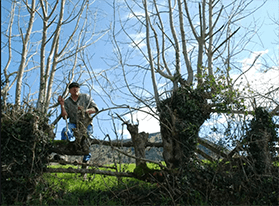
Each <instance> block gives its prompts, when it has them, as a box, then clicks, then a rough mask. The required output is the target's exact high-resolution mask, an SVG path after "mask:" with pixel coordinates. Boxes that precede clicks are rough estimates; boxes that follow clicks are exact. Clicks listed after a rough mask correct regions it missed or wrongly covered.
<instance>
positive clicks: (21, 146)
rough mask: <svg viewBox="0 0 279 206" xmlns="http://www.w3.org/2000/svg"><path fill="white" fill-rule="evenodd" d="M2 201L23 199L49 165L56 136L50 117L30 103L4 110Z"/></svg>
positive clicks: (2, 129) (30, 191)
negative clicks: (49, 154)
mask: <svg viewBox="0 0 279 206" xmlns="http://www.w3.org/2000/svg"><path fill="white" fill-rule="evenodd" d="M1 116H2V118H1V159H2V170H1V195H2V204H14V203H16V202H23V201H25V200H26V198H27V196H28V195H29V194H31V193H32V192H33V191H34V189H35V187H36V185H37V183H38V180H39V178H40V176H41V175H42V173H43V171H44V169H45V168H46V166H47V157H48V150H49V148H50V147H51V142H50V139H51V138H50V137H53V135H54V134H53V132H52V129H51V127H50V126H49V125H48V124H47V122H48V119H47V118H46V117H45V116H44V115H43V114H40V113H39V112H37V111H36V110H34V109H33V108H31V107H27V108H20V109H15V107H14V106H13V105H8V106H7V107H5V108H2V111H1Z"/></svg>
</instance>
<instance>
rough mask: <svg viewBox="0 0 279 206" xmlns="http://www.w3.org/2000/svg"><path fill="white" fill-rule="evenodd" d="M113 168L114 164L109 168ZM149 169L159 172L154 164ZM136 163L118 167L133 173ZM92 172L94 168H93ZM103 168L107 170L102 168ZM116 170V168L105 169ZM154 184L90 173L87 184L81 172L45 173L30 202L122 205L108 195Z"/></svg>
mask: <svg viewBox="0 0 279 206" xmlns="http://www.w3.org/2000/svg"><path fill="white" fill-rule="evenodd" d="M108 166H113V165H108ZM49 167H51V168H61V167H62V168H68V167H72V168H78V166H73V165H63V166H62V165H51V166H49ZM148 167H150V168H153V169H159V168H158V167H157V166H156V165H154V164H148ZM135 168H136V165H135V164H122V165H121V168H120V165H118V170H119V171H121V172H133V170H134V169H135ZM89 169H90V167H89ZM100 169H103V170H104V168H100ZM105 170H111V171H115V170H113V169H105ZM131 184H133V185H135V184H137V185H139V186H140V185H142V186H143V185H144V187H146V186H148V187H149V186H151V187H152V185H150V184H148V183H146V182H143V181H140V180H138V179H135V178H126V177H123V178H117V177H115V176H106V175H98V174H87V180H86V181H85V180H84V178H83V176H81V175H80V173H45V174H43V176H42V182H41V183H40V184H38V186H37V189H36V192H35V193H34V194H33V197H32V198H31V199H30V200H29V201H28V204H29V205H96V204H105V205H115V204H117V205H119V204H121V203H120V202H117V201H112V200H111V199H110V198H109V195H107V194H108V193H110V194H111V193H112V191H113V190H114V189H115V188H125V187H127V185H131Z"/></svg>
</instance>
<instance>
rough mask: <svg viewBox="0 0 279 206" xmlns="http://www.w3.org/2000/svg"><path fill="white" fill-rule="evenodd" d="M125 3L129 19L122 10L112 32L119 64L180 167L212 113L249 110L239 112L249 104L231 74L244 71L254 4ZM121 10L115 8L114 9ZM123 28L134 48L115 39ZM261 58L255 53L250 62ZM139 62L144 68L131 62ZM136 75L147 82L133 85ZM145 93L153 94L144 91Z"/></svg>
mask: <svg viewBox="0 0 279 206" xmlns="http://www.w3.org/2000/svg"><path fill="white" fill-rule="evenodd" d="M124 4H125V6H126V7H127V8H128V9H129V11H130V14H129V15H127V18H126V19H125V18H123V15H121V14H122V13H120V18H119V19H120V20H119V22H120V25H121V28H120V29H119V30H117V29H116V27H115V30H113V31H114V33H113V36H112V38H113V42H114V45H115V48H116V49H115V53H116V56H117V59H118V61H117V64H118V66H119V67H120V68H121V70H122V72H123V76H124V80H125V81H124V82H125V84H126V87H127V88H128V91H129V92H130V93H131V94H132V96H133V97H134V98H136V99H137V102H139V103H140V104H141V105H146V106H149V107H151V108H152V107H155V106H156V107H157V109H158V113H157V114H158V115H159V117H160V125H161V135H162V138H163V144H164V159H165V161H166V163H167V165H168V166H169V167H181V166H183V165H185V163H184V161H185V160H186V162H187V160H188V161H189V160H190V157H191V156H192V154H193V151H194V147H193V145H195V144H196V139H197V137H198V132H199V128H200V127H201V125H202V124H203V123H204V122H205V121H206V120H207V119H209V118H210V114H211V113H214V112H217V113H244V111H237V110H238V109H239V108H240V107H242V109H243V110H244V108H245V105H244V96H243V95H241V94H240V92H239V90H237V88H236V82H237V81H236V80H237V79H238V78H235V79H234V81H233V79H232V77H231V76H232V73H233V72H237V71H239V70H241V65H240V64H239V62H238V61H237V60H236V57H237V55H238V54H239V53H241V52H242V51H244V48H245V46H247V44H248V43H249V42H250V40H251V39H252V37H253V35H254V34H252V33H250V32H251V31H253V32H254V33H256V30H254V28H253V27H250V28H248V27H247V28H245V27H240V24H239V22H240V20H242V19H244V18H246V17H247V16H248V15H250V14H252V13H253V12H254V11H256V10H257V9H258V8H253V10H248V9H247V8H248V6H249V5H250V4H251V1H233V2H223V1H216V0H202V1H197V2H194V1H193V2H192V1H191V2H190V1H181V0H176V1H171V0H169V1H148V0H143V1H142V2H138V1H133V2H132V1H125V3H124ZM123 7H124V6H123ZM123 7H121V6H119V7H118V8H116V7H115V13H117V11H118V10H120V9H123ZM259 8H260V7H259ZM124 19H125V20H124ZM239 30H242V32H241V33H240V32H239ZM121 32H124V34H125V35H126V37H128V39H129V41H130V47H129V48H127V47H126V48H125V49H122V44H120V43H119V41H118V40H117V38H118V36H119V38H120V35H119V33H121ZM248 34H251V35H248ZM126 44H128V42H126ZM251 53H252V52H251ZM133 54H135V55H134V56H133ZM139 56H140V57H142V59H141V58H140V57H139ZM258 58H259V56H256V57H254V61H253V62H254V63H252V64H251V65H250V67H253V65H254V64H255V62H257V60H258ZM135 60H137V61H141V62H143V65H139V64H133V63H132V62H134V61H135ZM248 69H249V68H248ZM132 73H133V76H132V78H135V77H136V78H137V79H142V82H141V83H140V84H137V83H135V82H129V80H128V79H129V78H128V76H129V75H132ZM143 73H144V75H142V74H143ZM244 74H245V71H243V72H242V73H240V76H239V78H241V76H243V75H244ZM146 75H150V78H146ZM149 82H151V83H152V88H153V92H152V95H153V96H152V97H150V96H151V92H150V89H151V87H150V84H149ZM162 85H163V86H162ZM147 91H148V96H149V98H146V96H144V95H142V94H146V93H147ZM265 100H267V99H266V98H265ZM247 102H249V101H247ZM154 103H155V104H154ZM245 103H246V102H245ZM187 105H188V106H187ZM275 107H276V104H273V105H272V107H271V108H273V109H275ZM183 109H184V110H185V111H183ZM153 111H154V110H153ZM274 111H275V110H274ZM183 112H185V113H183ZM155 113H156V112H155ZM187 115H188V116H187ZM191 151H192V152H191ZM188 153H189V154H188ZM185 158H186V159H185Z"/></svg>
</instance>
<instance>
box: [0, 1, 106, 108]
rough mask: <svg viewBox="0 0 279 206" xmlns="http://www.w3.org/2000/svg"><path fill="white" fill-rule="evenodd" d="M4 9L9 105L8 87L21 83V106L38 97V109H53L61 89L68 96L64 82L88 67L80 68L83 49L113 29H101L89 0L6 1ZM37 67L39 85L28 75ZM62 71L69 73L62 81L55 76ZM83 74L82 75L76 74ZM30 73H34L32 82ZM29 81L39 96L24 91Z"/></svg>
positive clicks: (18, 93) (17, 96) (18, 94)
mask: <svg viewBox="0 0 279 206" xmlns="http://www.w3.org/2000/svg"><path fill="white" fill-rule="evenodd" d="M9 6H10V8H9ZM2 9H3V10H4V11H5V13H6V14H8V15H7V16H6V18H7V19H5V21H4V23H3V25H2V33H1V35H2V45H3V47H2V53H3V52H7V58H6V59H7V62H6V65H5V67H4V69H3V71H4V72H3V75H4V77H3V78H4V81H5V82H6V84H5V87H3V89H2V94H3V101H4V104H6V102H7V94H8V91H9V90H10V89H11V88H12V86H13V84H14V83H16V89H15V95H14V97H15V105H16V106H17V107H19V106H20V105H21V102H22V101H23V100H24V101H26V102H29V103H31V102H34V101H35V104H36V107H37V109H38V110H39V111H41V112H43V113H47V112H48V110H49V107H50V106H53V105H55V104H56V100H55V99H56V98H57V97H54V94H55V92H54V91H55V90H57V89H58V90H60V91H59V92H62V93H63V95H64V96H65V95H66V94H67V93H66V90H64V89H63V88H62V89H61V86H60V85H59V84H61V83H62V82H63V83H64V84H69V83H70V82H71V81H72V80H73V79H75V78H77V79H78V78H80V76H81V73H80V72H82V71H81V70H82V69H78V68H82V67H83V66H82V64H83V62H82V60H81V59H82V57H81V55H80V54H81V52H84V51H85V50H86V49H88V48H89V47H90V46H91V45H93V44H94V43H95V42H96V41H98V40H99V39H100V38H101V37H102V36H103V35H105V34H106V32H107V30H105V29H104V30H103V29H100V30H98V31H96V30H95V28H94V27H95V24H96V23H97V21H96V19H95V17H94V13H95V11H94V9H95V8H94V6H93V4H92V3H91V2H89V1H86V0H80V1H77V2H69V1H65V0H62V1H58V0H55V1H46V0H38V1H36V0H32V1H30V2H29V1H25V0H18V1H10V2H5V3H3V4H2ZM3 28H4V29H3ZM20 47H21V48H20ZM5 56H6V55H5ZM17 59H20V60H19V61H18V60H17ZM11 63H12V65H11ZM31 71H32V72H33V73H37V74H38V76H39V82H36V84H35V85H36V87H35V88H34V85H30V84H32V82H31V81H29V80H30V79H28V78H30V76H31V75H34V74H31V73H30V72H31ZM61 74H63V75H64V77H63V78H62V81H59V82H58V84H56V83H55V77H56V76H60V75H61ZM65 74H67V75H65ZM77 74H78V75H79V77H75V75H77ZM25 75H30V76H28V78H27V80H26V77H25ZM33 78H35V77H33ZM25 85H27V86H28V87H30V88H32V89H31V90H32V92H34V93H35V94H36V96H35V99H33V98H34V97H32V96H31V94H26V92H23V91H22V89H24V87H25ZM53 90H54V91H53ZM61 90H62V91H61ZM23 95H26V97H23ZM52 97H53V98H54V99H51V98H52Z"/></svg>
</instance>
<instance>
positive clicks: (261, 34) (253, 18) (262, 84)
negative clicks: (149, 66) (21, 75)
mask: <svg viewBox="0 0 279 206" xmlns="http://www.w3.org/2000/svg"><path fill="white" fill-rule="evenodd" d="M119 2H121V1H119ZM1 3H2V4H3V5H5V4H6V3H7V2H1ZM262 3H263V1H262V0H254V1H253V2H252V4H251V5H250V7H249V8H248V10H247V12H249V10H250V9H253V8H255V7H257V6H259V5H261V4H262ZM94 4H95V7H96V8H97V10H98V16H97V25H96V27H97V31H101V30H105V29H107V28H109V27H111V28H113V24H111V23H112V21H113V15H112V14H113V12H112V7H111V6H110V5H109V4H108V3H107V2H105V1H98V0H97V1H96V2H95V3H94ZM1 10H2V12H1V19H2V21H4V20H5V15H7V14H6V13H5V10H3V8H2V7H1ZM126 11H127V8H125V7H123V8H120V9H119V13H117V15H119V16H118V18H119V17H120V19H123V20H124V19H125V17H127V16H128V15H129V14H128V13H126ZM278 15H279V1H278V0H268V1H267V2H266V3H265V4H264V6H263V7H262V8H261V9H259V10H257V11H256V12H254V13H253V14H252V15H250V16H248V18H246V19H243V20H242V21H241V29H240V30H239V32H240V34H243V32H245V31H246V28H247V27H254V28H255V29H258V32H257V34H256V35H255V36H254V37H253V39H251V42H250V43H249V45H248V46H247V50H246V52H243V53H242V55H241V56H238V58H239V59H237V61H238V63H239V64H242V71H245V68H248V67H249V65H250V64H251V63H252V62H253V60H254V58H255V57H256V56H257V55H258V54H261V56H260V58H259V60H258V62H257V64H256V65H255V67H253V68H252V69H251V70H249V73H248V72H247V74H246V78H245V79H244V80H241V81H243V82H244V83H243V82H242V85H244V87H245V85H246V84H247V82H245V81H249V83H251V84H252V82H253V84H252V85H251V87H252V88H253V89H254V90H258V91H260V92H265V91H266V90H265V89H268V88H269V87H271V86H274V87H276V86H277V87H278V86H279V85H278V82H279V81H278V79H279V70H278V62H279V47H278V46H279V45H278V35H279V26H278V25H275V24H274V23H273V22H272V21H271V18H274V19H277V20H278V19H279V16H278ZM254 22H257V23H256V24H254ZM116 23H119V22H118V21H117V22H116ZM36 26H38V27H39V26H40V24H39V23H36ZM116 29H118V30H119V29H120V26H119V24H116ZM136 30H137V24H136V26H135V25H134V26H133V27H132V28H131V29H130V30H129V31H131V32H132V31H134V32H135V31H136ZM64 32H65V33H67V31H64ZM241 32H242V33H241ZM37 35H39V34H37ZM130 35H131V36H132V37H133V38H135V40H138V39H140V38H139V37H141V36H140V35H141V34H137V33H130ZM96 38H97V37H96ZM141 38H142V37H141ZM111 40H112V34H111V33H107V34H106V35H105V36H104V37H103V38H102V39H101V40H99V41H98V42H96V43H95V44H94V45H93V46H91V47H90V50H89V54H90V55H91V56H89V57H88V58H89V59H90V61H89V62H90V65H89V64H88V65H87V66H88V67H90V68H91V69H93V71H94V73H95V74H96V75H97V76H98V77H100V78H98V80H99V82H98V81H96V80H93V81H92V80H91V79H90V75H89V74H88V73H86V71H87V69H86V68H85V67H82V68H81V69H82V70H83V72H84V73H83V75H82V79H81V80H80V82H84V81H85V80H87V81H85V82H84V86H82V87H81V92H83V93H89V87H92V86H93V90H91V96H92V97H93V99H94V101H95V102H96V103H97V105H98V107H99V109H100V110H102V109H106V108H108V107H113V106H115V105H113V104H112V103H111V102H109V98H108V96H107V95H106V94H105V92H106V91H107V92H111V93H110V94H111V98H112V99H113V101H114V102H115V103H116V104H117V105H123V106H126V105H130V106H131V107H133V106H137V104H136V103H135V100H134V99H133V98H131V97H130V96H129V95H126V94H127V93H128V91H127V89H125V88H123V87H122V86H123V83H124V80H123V78H122V74H121V70H115V69H114V68H113V65H115V64H117V62H116V59H115V56H114V55H113V51H114V49H115V47H113V45H112V42H111ZM117 40H118V41H119V42H121V41H122V42H124V41H127V40H128V38H127V36H125V35H124V34H119V35H118V36H117ZM1 44H2V43H1ZM14 46H15V47H20V45H14ZM142 47H143V48H144V45H142ZM121 49H123V54H126V56H124V57H123V59H128V60H130V59H129V58H131V59H133V60H134V61H138V62H140V63H138V62H135V64H145V62H144V61H143V60H141V59H139V58H137V56H136V55H135V54H136V53H133V55H134V56H132V54H130V53H125V51H126V49H125V48H121ZM5 55H6V53H5V51H4V52H3V50H2V60H1V69H3V67H4V65H5V64H6V62H5V59H6V58H5ZM14 55H16V53H15V54H14ZM265 61H267V63H268V64H270V65H277V68H275V69H273V70H269V71H268V72H266V73H260V72H259V70H261V69H264V67H262V64H266V62H265ZM10 68H14V69H17V68H18V66H17V64H16V63H14V64H13V65H12V66H11V67H10ZM10 72H12V70H11V71H10ZM106 75H108V76H106ZM144 75H146V80H144V81H142V80H140V79H138V78H139V77H143V76H144ZM64 76H65V73H64V72H63V71H61V72H58V73H57V76H56V81H60V80H62V79H63V78H64ZM127 76H128V81H130V82H136V83H135V85H136V84H137V85H140V84H141V83H143V82H144V84H145V86H148V85H147V84H149V83H148V82H150V78H149V76H150V75H149V74H148V73H146V74H145V73H140V74H138V73H137V72H135V71H133V70H131V71H129V74H127ZM27 77H28V79H29V80H30V81H29V83H30V82H32V81H33V82H34V85H33V83H30V85H31V87H30V91H31V93H33V92H35V91H37V89H38V87H37V84H38V81H39V79H38V78H39V76H38V71H37V70H34V71H32V72H29V73H28V74H27ZM105 77H106V78H108V79H110V80H111V81H110V83H111V85H110V83H108V82H107V81H104V80H105ZM234 78H237V73H236V74H235V77H234ZM75 80H77V79H75ZM239 81H240V79H239ZM102 87H103V88H104V90H103V89H102ZM116 87H119V89H120V91H121V92H120V93H119V92H118V91H117V90H116ZM63 88H64V86H63V85H61V90H62V89H63ZM28 89H29V87H28V86H26V87H25V92H28ZM134 89H135V88H134ZM148 91H150V92H152V88H151V87H149V88H148V87H147V90H146V92H148ZM14 92H15V86H14V87H13V88H12V89H11V90H10V92H9V93H10V94H11V98H10V100H11V101H13V94H14ZM58 94H59V93H57V95H56V96H57V98H58ZM34 96H36V94H34ZM124 97H125V98H124ZM277 101H278V99H277ZM57 109H58V110H57V111H56V113H54V115H53V116H52V118H51V120H53V119H54V118H55V117H56V115H57V114H58V113H59V112H60V108H59V107H58V108H57ZM145 110H147V108H145ZM124 111H125V110H124V109H114V110H111V111H105V112H102V113H100V114H98V115H97V116H96V117H95V118H94V122H93V124H94V135H95V137H96V138H98V139H103V138H104V137H105V135H106V134H110V136H111V138H113V139H114V138H116V137H117V138H121V137H122V136H121V134H122V131H121V130H122V129H124V131H123V135H124V136H123V137H124V138H129V135H128V132H127V130H126V127H123V126H122V122H120V121H117V120H116V119H115V122H114V123H115V125H113V122H112V121H111V119H112V115H113V116H114V117H115V113H118V114H122V113H123V112H124ZM125 119H126V120H128V119H131V114H127V115H126V116H125ZM213 119H215V118H213ZM137 120H139V130H140V132H141V131H145V132H149V133H154V132H159V130H160V128H159V123H158V121H157V120H155V119H154V118H152V117H151V116H148V115H146V114H144V113H135V114H134V115H133V120H132V121H133V122H134V123H136V122H137ZM224 120H225V119H224V117H221V118H218V119H215V120H214V121H213V123H212V122H211V123H210V122H208V123H206V124H207V125H210V124H217V122H219V123H224ZM214 122H215V123H214ZM57 126H58V127H57V128H56V131H57V139H59V138H60V132H61V129H62V128H63V127H64V126H65V121H64V120H60V122H59V124H58V125H57ZM114 129H115V130H116V131H113V130H114ZM203 132H204V133H207V132H206V131H204V130H202V131H201V135H203ZM116 134H117V135H116Z"/></svg>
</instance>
